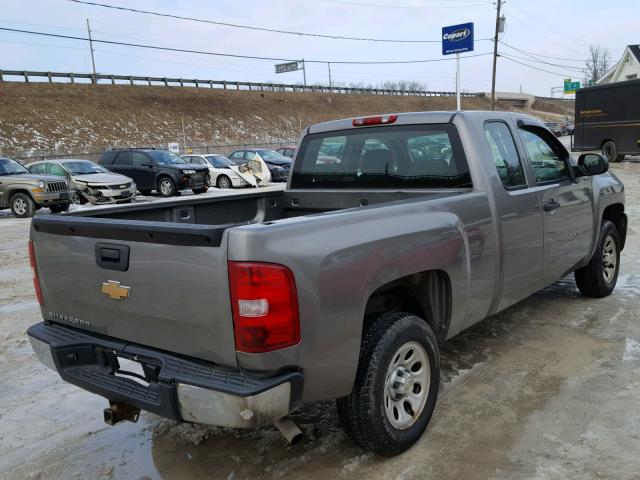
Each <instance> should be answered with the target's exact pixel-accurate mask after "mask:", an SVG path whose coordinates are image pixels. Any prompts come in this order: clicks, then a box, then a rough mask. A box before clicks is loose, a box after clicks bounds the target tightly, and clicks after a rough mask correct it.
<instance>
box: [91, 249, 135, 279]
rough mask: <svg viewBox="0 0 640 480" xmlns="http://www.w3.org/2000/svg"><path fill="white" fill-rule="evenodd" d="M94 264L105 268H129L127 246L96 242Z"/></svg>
mask: <svg viewBox="0 0 640 480" xmlns="http://www.w3.org/2000/svg"><path fill="white" fill-rule="evenodd" d="M95 253H96V264H97V265H98V266H99V267H100V268H104V269H105V270H116V271H118V272H126V271H127V270H128V269H129V247H128V246H127V245H118V244H115V243H103V242H98V243H96V247H95Z"/></svg>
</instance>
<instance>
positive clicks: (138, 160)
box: [130, 152, 152, 167]
mask: <svg viewBox="0 0 640 480" xmlns="http://www.w3.org/2000/svg"><path fill="white" fill-rule="evenodd" d="M130 155H131V164H132V165H133V166H134V167H142V166H143V165H144V164H147V165H149V164H150V163H152V162H151V160H150V159H149V158H148V157H147V156H146V155H145V154H144V153H140V152H132V153H130Z"/></svg>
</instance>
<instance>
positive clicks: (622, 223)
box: [602, 203, 627, 250]
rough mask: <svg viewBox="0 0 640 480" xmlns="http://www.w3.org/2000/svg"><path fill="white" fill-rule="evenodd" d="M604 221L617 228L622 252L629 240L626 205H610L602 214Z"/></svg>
mask: <svg viewBox="0 0 640 480" xmlns="http://www.w3.org/2000/svg"><path fill="white" fill-rule="evenodd" d="M602 220H603V221H604V220H609V221H610V222H612V223H613V224H614V225H615V226H616V228H617V229H618V235H620V243H621V246H620V250H622V249H623V248H624V244H625V241H626V239H627V216H626V215H625V214H624V205H622V204H621V203H614V204H613V205H609V206H608V207H607V208H605V209H604V211H603V212H602Z"/></svg>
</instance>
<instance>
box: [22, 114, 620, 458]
mask: <svg viewBox="0 0 640 480" xmlns="http://www.w3.org/2000/svg"><path fill="white" fill-rule="evenodd" d="M299 145H300V148H299V149H298V151H297V153H296V157H295V161H294V165H293V168H292V172H291V174H290V177H289V180H288V183H287V188H286V190H284V191H268V192H261V191H255V192H252V193H248V194H238V195H234V196H224V197H218V198H216V197H209V198H189V199H186V198H185V199H181V200H176V201H171V202H168V203H158V204H147V205H132V206H124V207H111V208H109V209H104V210H94V211H90V210H89V211H84V212H80V213H77V214H76V213H74V214H69V215H62V216H55V217H54V216H43V217H38V218H35V219H34V220H33V221H32V228H31V241H30V244H29V248H30V254H31V255H30V257H31V261H32V265H33V270H34V283H35V288H36V292H37V296H38V299H39V301H40V304H41V306H42V314H43V317H44V322H42V323H38V324H36V325H34V326H32V327H31V328H30V329H29V331H28V335H29V337H30V339H31V343H32V345H33V348H34V350H35V352H36V354H37V356H38V357H39V359H40V360H41V361H42V362H43V363H45V364H46V365H48V366H49V367H51V368H52V369H54V370H55V371H57V372H58V373H59V374H60V375H61V377H62V378H63V379H64V380H66V381H68V382H70V383H72V384H75V385H77V386H79V387H81V388H84V389H86V390H88V391H90V392H93V393H96V394H98V395H102V396H104V397H106V398H107V399H108V400H109V401H110V406H109V408H107V409H106V410H105V412H104V415H105V420H106V421H107V422H108V423H111V424H113V423H116V422H118V421H120V420H123V419H126V420H136V419H137V418H138V414H139V412H140V409H143V410H147V411H150V412H154V413H156V414H159V415H162V416H165V417H169V418H172V419H175V420H177V421H186V422H199V423H205V424H212V425H219V426H227V427H238V428H243V427H244V428H246V427H258V426H261V425H268V424H273V423H275V424H276V426H278V427H279V428H280V429H281V430H282V431H283V433H285V434H286V436H288V438H290V439H292V438H295V437H296V434H297V433H298V432H297V431H296V427H295V425H294V424H292V422H291V420H290V418H289V417H287V415H288V414H289V413H290V412H292V411H293V410H295V409H297V408H298V407H299V406H300V405H301V404H302V403H305V402H312V401H317V400H323V399H338V400H337V408H338V413H339V417H340V419H341V421H342V423H343V425H344V427H345V429H346V431H347V432H348V434H349V435H350V436H351V438H353V439H354V440H355V441H356V442H357V443H358V444H360V445H362V446H363V447H365V448H367V449H370V450H372V451H374V452H377V453H380V454H383V455H394V454H398V453H400V452H402V451H404V450H406V449H407V448H409V447H410V446H411V445H412V444H413V443H414V442H415V441H416V440H417V439H418V438H419V437H420V435H421V434H422V432H423V431H424V430H425V428H426V426H427V423H428V422H429V419H430V417H431V415H432V412H433V410H434V407H435V404H436V398H437V395H438V389H439V375H440V370H439V369H440V367H439V354H438V344H439V343H441V342H444V341H445V340H447V339H448V338H450V337H452V336H453V335H455V334H457V333H458V332H460V331H461V330H463V329H465V328H467V327H469V326H470V325H473V324H474V323H476V322H478V321H480V320H482V319H483V318H485V317H487V316H489V315H493V314H495V313H496V312H499V311H501V310H504V309H505V308H507V307H508V306H510V305H513V304H514V303H516V302H518V301H519V300H522V299H524V298H526V297H527V296H529V295H531V294H532V293H534V292H536V291H538V290H540V289H542V288H544V287H546V286H547V285H549V284H551V283H553V282H555V281H557V280H558V279H560V278H561V277H563V276H565V275H567V274H569V273H571V272H574V273H575V278H576V283H577V287H578V289H579V290H580V291H581V292H582V293H583V294H585V295H587V296H590V297H603V296H606V295H609V294H610V293H611V292H612V290H613V288H614V287H615V284H616V281H617V276H618V270H619V265H620V251H621V250H622V249H623V247H624V243H625V237H626V230H627V217H626V215H625V213H624V194H623V185H622V183H621V182H620V181H619V180H618V179H617V178H616V177H615V175H613V174H612V173H608V164H607V162H606V160H605V159H603V158H602V157H601V156H600V155H597V154H583V155H582V156H581V157H580V159H579V160H578V161H577V163H575V164H574V163H573V162H572V161H571V160H570V157H569V154H568V153H567V151H566V150H565V148H564V147H563V146H562V145H561V144H560V143H559V142H558V140H557V139H556V138H555V137H554V135H553V134H552V133H551V132H550V131H549V130H548V129H547V128H545V127H544V126H543V125H542V124H541V123H540V122H538V121H536V120H534V119H532V118H529V117H527V116H524V115H520V114H515V113H503V112H457V113H452V112H449V113H447V112H437V113H433V112H432V113H403V114H397V115H396V114H394V115H382V116H373V117H361V118H355V119H347V120H338V121H333V122H328V123H322V124H319V125H314V126H311V127H308V128H306V129H305V131H304V132H303V135H302V137H301V139H300V143H299ZM327 152H331V154H328V153H327ZM135 369H137V371H134V370H135Z"/></svg>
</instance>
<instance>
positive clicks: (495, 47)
mask: <svg viewBox="0 0 640 480" xmlns="http://www.w3.org/2000/svg"><path fill="white" fill-rule="evenodd" d="M497 1H498V8H496V34H495V36H494V37H493V75H492V77H491V110H495V109H496V64H497V62H498V33H500V7H501V6H502V0H497Z"/></svg>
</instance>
